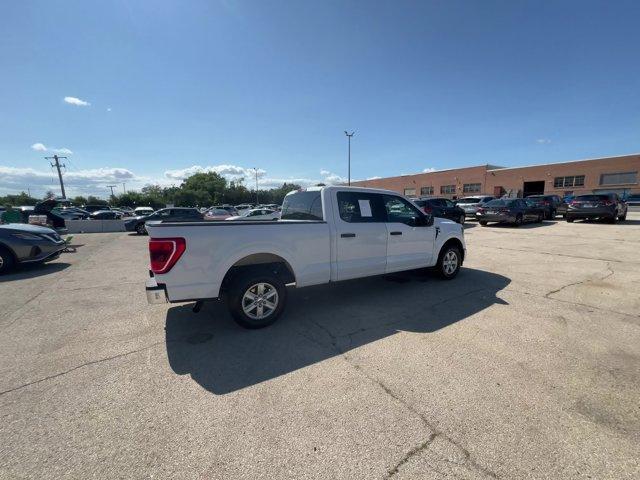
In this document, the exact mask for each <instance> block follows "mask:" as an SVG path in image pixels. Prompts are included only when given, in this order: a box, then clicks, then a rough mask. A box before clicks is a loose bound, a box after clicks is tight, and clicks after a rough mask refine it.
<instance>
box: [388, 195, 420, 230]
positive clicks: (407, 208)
mask: <svg viewBox="0 0 640 480" xmlns="http://www.w3.org/2000/svg"><path fill="white" fill-rule="evenodd" d="M384 207H385V210H386V213H387V222H391V223H404V224H406V225H409V224H410V223H411V222H412V219H413V218H414V217H421V216H422V214H421V213H420V211H419V210H418V209H417V208H416V207H415V206H413V205H411V203H409V202H408V201H407V200H405V199H404V198H400V197H396V196H393V195H384Z"/></svg>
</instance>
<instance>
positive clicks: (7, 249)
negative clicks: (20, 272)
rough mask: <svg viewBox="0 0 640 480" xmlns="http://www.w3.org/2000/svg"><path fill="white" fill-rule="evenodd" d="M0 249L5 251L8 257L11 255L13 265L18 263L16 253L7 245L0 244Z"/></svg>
mask: <svg viewBox="0 0 640 480" xmlns="http://www.w3.org/2000/svg"><path fill="white" fill-rule="evenodd" d="M0 249H1V250H6V251H7V252H9V255H11V257H13V261H14V262H15V263H18V255H16V252H14V251H13V249H12V248H11V247H10V246H9V245H7V244H5V243H2V242H0Z"/></svg>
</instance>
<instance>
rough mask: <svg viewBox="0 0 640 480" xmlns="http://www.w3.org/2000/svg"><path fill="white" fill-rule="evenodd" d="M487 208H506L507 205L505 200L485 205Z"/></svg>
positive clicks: (492, 201)
mask: <svg viewBox="0 0 640 480" xmlns="http://www.w3.org/2000/svg"><path fill="white" fill-rule="evenodd" d="M485 206H486V207H504V206H506V203H505V201H504V200H491V201H490V202H487V203H486V204H485Z"/></svg>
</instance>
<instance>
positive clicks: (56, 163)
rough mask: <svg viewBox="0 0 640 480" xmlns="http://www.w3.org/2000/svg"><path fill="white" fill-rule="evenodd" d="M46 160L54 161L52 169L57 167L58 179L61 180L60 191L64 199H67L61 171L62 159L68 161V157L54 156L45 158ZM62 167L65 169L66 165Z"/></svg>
mask: <svg viewBox="0 0 640 480" xmlns="http://www.w3.org/2000/svg"><path fill="white" fill-rule="evenodd" d="M44 158H45V160H54V161H55V163H52V164H51V166H52V167H56V169H57V170H58V178H59V179H60V190H62V198H65V199H66V198H67V194H66V193H65V192H64V182H63V181H62V172H61V171H60V159H62V158H64V159H66V158H67V157H59V156H58V155H54V156H53V157H44ZM62 167H63V168H64V167H65V165H64V164H62Z"/></svg>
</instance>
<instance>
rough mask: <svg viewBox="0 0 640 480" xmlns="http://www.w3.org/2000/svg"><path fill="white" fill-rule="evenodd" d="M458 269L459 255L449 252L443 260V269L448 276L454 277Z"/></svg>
mask: <svg viewBox="0 0 640 480" xmlns="http://www.w3.org/2000/svg"><path fill="white" fill-rule="evenodd" d="M456 268H458V254H457V253H456V252H454V251H453V250H449V251H448V252H447V253H445V255H444V258H443V259H442V269H443V270H444V273H445V274H446V275H452V274H453V273H454V272H455V271H456Z"/></svg>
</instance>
